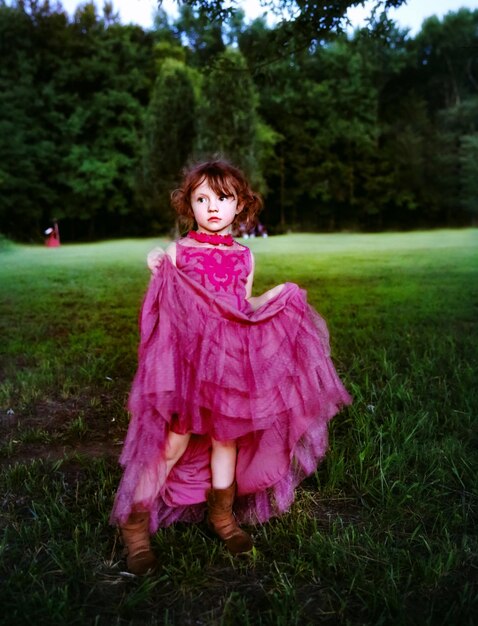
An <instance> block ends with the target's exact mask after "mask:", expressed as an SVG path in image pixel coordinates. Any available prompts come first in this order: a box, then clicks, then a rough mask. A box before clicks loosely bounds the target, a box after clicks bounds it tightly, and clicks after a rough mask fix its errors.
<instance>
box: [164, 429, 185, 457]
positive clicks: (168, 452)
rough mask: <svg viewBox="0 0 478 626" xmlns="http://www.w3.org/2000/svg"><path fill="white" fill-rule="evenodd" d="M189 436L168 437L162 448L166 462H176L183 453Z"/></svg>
mask: <svg viewBox="0 0 478 626" xmlns="http://www.w3.org/2000/svg"><path fill="white" fill-rule="evenodd" d="M188 442H189V437H188V436H187V435H183V436H178V435H176V436H175V437H169V438H168V440H167V442H166V446H165V449H164V456H165V458H166V462H176V461H178V460H179V459H180V458H181V456H182V455H183V454H184V452H185V450H186V448H187V447H188Z"/></svg>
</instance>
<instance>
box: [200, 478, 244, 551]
mask: <svg viewBox="0 0 478 626" xmlns="http://www.w3.org/2000/svg"><path fill="white" fill-rule="evenodd" d="M235 494H236V483H232V485H231V486H230V487H228V488H227V489H210V490H209V491H208V494H207V504H208V518H207V521H208V524H209V527H210V528H211V529H212V530H213V531H214V532H215V533H216V534H218V535H219V537H221V539H222V540H223V541H224V542H225V544H226V547H227V549H228V550H229V552H231V553H232V554H240V553H241V552H249V550H252V546H253V543H252V539H251V537H250V536H249V535H248V534H247V533H246V532H245V531H244V530H242V529H241V528H240V527H239V525H238V523H237V522H236V518H235V517H234V514H233V512H232V505H233V503H234V496H235Z"/></svg>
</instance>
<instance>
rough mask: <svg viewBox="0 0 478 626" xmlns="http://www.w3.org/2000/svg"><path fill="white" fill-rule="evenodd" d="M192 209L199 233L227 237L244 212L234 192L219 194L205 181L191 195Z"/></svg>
mask: <svg viewBox="0 0 478 626" xmlns="http://www.w3.org/2000/svg"><path fill="white" fill-rule="evenodd" d="M191 208H192V210H193V213H194V219H195V220H196V223H197V225H198V231H199V232H203V233H208V234H214V233H215V234H217V235H227V234H229V233H230V232H231V227H232V223H233V222H234V218H235V217H236V215H237V214H238V213H240V212H241V211H242V206H240V205H239V202H238V199H237V196H236V194H235V193H234V192H228V193H227V194H226V193H224V194H221V193H220V194H219V195H218V194H217V193H216V192H215V191H214V190H213V189H212V188H211V187H210V186H209V182H208V180H207V179H204V180H203V181H202V182H201V183H200V184H199V185H198V186H197V187H196V188H195V189H193V191H192V193H191Z"/></svg>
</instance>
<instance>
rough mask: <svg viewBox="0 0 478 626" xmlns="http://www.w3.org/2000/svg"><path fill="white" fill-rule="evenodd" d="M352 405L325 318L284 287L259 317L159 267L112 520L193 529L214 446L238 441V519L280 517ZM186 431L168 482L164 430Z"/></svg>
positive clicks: (145, 316) (145, 314) (144, 324)
mask: <svg viewBox="0 0 478 626" xmlns="http://www.w3.org/2000/svg"><path fill="white" fill-rule="evenodd" d="M350 401H351V399H350V396H349V394H348V393H347V391H346V390H345V388H344V386H343V385H342V383H341V381H340V379H339V378H338V376H337V373H336V371H335V368H334V366H333V364H332V361H331V359H330V349H329V341H328V332H327V327H326V324H325V322H324V320H323V319H322V318H321V317H320V316H319V315H318V314H317V313H316V312H315V311H314V310H313V309H312V308H311V307H310V306H309V305H308V304H307V302H306V294H305V292H304V291H303V290H301V289H299V287H298V286H297V285H295V284H292V283H286V284H285V285H284V287H283V289H282V291H280V292H279V293H278V294H277V295H276V296H275V297H273V298H272V299H271V300H269V301H268V302H266V303H265V304H264V305H263V306H261V307H260V308H259V309H258V310H256V311H255V312H251V313H241V312H240V311H238V310H236V309H234V308H231V307H230V306H228V305H227V304H226V303H224V301H221V299H220V298H217V297H215V296H214V294H212V293H210V292H209V291H207V290H206V289H204V288H203V287H202V286H201V285H199V284H198V283H196V282H195V281H194V280H192V279H191V278H189V277H188V276H186V275H185V274H184V273H183V272H181V271H180V270H178V269H177V268H176V267H174V265H173V264H172V263H171V261H170V260H169V257H167V256H166V257H165V260H164V261H163V263H162V265H161V268H160V270H159V272H158V274H157V275H156V276H155V277H153V279H152V280H151V283H150V286H149V289H148V292H147V294H146V297H145V300H144V303H143V308H142V312H141V342H140V349H139V362H138V370H137V373H136V377H135V379H134V382H133V386H132V390H131V394H130V398H129V405H128V408H129V410H130V412H131V416H132V417H131V422H130V426H129V429H128V434H127V437H126V441H125V445H124V448H123V452H122V455H121V458H120V463H121V464H122V465H123V467H124V474H123V478H122V481H121V483H120V487H119V490H118V493H117V497H116V501H115V505H114V508H113V512H112V515H111V521H112V522H113V523H115V522H120V523H121V522H124V521H125V520H126V518H127V517H128V515H129V513H130V511H131V509H132V507H133V506H137V507H141V508H145V509H146V510H149V511H150V513H151V531H152V532H154V531H155V530H156V529H157V528H158V527H159V526H167V525H169V524H171V523H172V522H174V521H178V520H181V521H198V520H200V519H201V518H202V516H203V513H204V502H205V500H206V491H207V489H208V488H209V487H210V484H211V475H210V466H209V459H210V437H211V436H212V437H214V438H215V439H217V440H230V439H236V440H237V444H238V457H237V469H236V480H237V494H238V498H237V510H236V515H237V517H238V519H239V520H240V521H243V522H249V523H254V522H257V521H260V522H262V521H265V520H267V519H269V518H270V517H271V516H274V515H278V514H280V513H282V512H284V511H285V510H287V509H288V507H289V506H290V504H291V503H292V501H293V499H294V489H295V487H296V486H297V484H298V483H299V482H300V481H301V480H302V479H303V478H305V476H307V475H309V474H310V473H312V472H313V471H314V470H315V469H316V467H317V464H318V462H319V461H320V460H321V459H322V457H323V456H324V454H325V452H326V449H327V422H328V421H329V420H330V419H331V418H332V417H333V416H334V415H335V414H336V413H337V412H338V411H339V410H340V408H341V407H342V406H343V405H345V404H349V403H350ZM170 429H171V430H173V431H174V432H177V433H186V432H192V433H194V434H193V436H192V437H191V441H190V443H189V446H188V449H187V450H186V452H185V453H184V455H183V456H182V457H181V459H180V461H179V462H178V463H177V464H176V465H175V467H174V468H173V470H172V471H171V473H170V475H169V476H168V478H167V480H166V479H165V461H164V447H165V443H166V440H167V435H168V432H169V430H170Z"/></svg>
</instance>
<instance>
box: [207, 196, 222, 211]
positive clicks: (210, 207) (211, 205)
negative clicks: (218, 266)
mask: <svg viewBox="0 0 478 626" xmlns="http://www.w3.org/2000/svg"><path fill="white" fill-rule="evenodd" d="M207 210H208V211H209V213H217V212H218V210H219V209H218V206H217V200H216V199H215V198H214V199H211V201H210V202H209V205H208V207H207Z"/></svg>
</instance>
